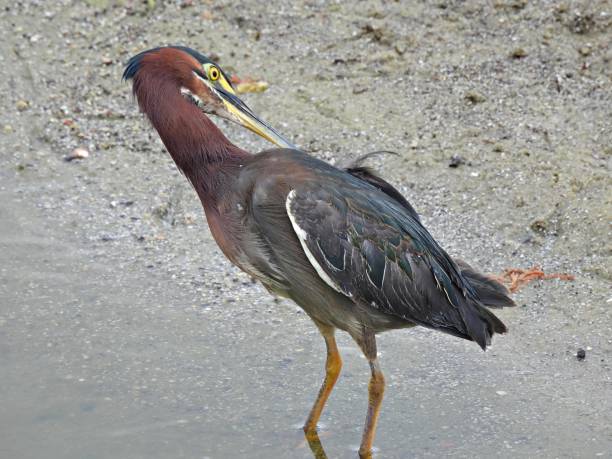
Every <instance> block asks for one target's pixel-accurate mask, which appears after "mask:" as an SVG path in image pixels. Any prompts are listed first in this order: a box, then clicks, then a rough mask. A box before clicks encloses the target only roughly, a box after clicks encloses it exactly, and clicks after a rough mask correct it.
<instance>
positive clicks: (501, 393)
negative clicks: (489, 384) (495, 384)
mask: <svg viewBox="0 0 612 459" xmlns="http://www.w3.org/2000/svg"><path fill="white" fill-rule="evenodd" d="M495 393H496V394H497V395H508V392H506V391H505V390H498V391H495Z"/></svg>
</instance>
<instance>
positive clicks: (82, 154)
mask: <svg viewBox="0 0 612 459" xmlns="http://www.w3.org/2000/svg"><path fill="white" fill-rule="evenodd" d="M88 157H89V152H88V151H87V150H86V149H85V148H81V147H78V148H75V149H74V150H72V152H71V153H70V154H69V155H66V156H65V157H64V159H65V160H66V161H73V160H75V159H85V158H88Z"/></svg>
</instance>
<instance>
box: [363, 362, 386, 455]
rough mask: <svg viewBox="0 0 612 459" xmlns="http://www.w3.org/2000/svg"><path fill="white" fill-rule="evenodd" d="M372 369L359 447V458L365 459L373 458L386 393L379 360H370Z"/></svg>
mask: <svg viewBox="0 0 612 459" xmlns="http://www.w3.org/2000/svg"><path fill="white" fill-rule="evenodd" d="M370 368H371V369H372V376H371V377H370V384H369V385H368V414H367V416H366V421H365V426H364V428H363V436H362V437H361V446H360V447H359V457H361V458H364V459H365V458H371V457H372V444H373V443H374V436H375V435H376V424H377V422H378V414H379V413H380V406H381V405H382V400H383V395H384V393H385V377H384V376H383V374H382V371H381V370H380V366H379V365H378V359H377V358H374V359H372V360H370Z"/></svg>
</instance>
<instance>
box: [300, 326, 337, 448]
mask: <svg viewBox="0 0 612 459" xmlns="http://www.w3.org/2000/svg"><path fill="white" fill-rule="evenodd" d="M319 328H320V329H321V332H322V333H323V338H325V344H326V346H327V362H326V364H325V380H323V385H322V386H321V390H319V395H318V396H317V400H316V401H315V402H314V405H313V406H312V410H310V414H309V415H308V419H306V423H305V424H304V432H306V436H307V437H308V434H309V433H316V431H317V422H318V421H319V418H320V417H321V412H322V411H323V407H324V406H325V402H326V401H327V399H328V398H329V394H331V391H332V389H333V388H334V384H336V381H337V380H338V376H340V370H341V369H342V359H341V358H340V353H339V352H338V346H336V338H334V329H333V328H330V329H324V328H323V327H319Z"/></svg>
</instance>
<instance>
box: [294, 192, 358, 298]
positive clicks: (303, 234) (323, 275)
mask: <svg viewBox="0 0 612 459" xmlns="http://www.w3.org/2000/svg"><path fill="white" fill-rule="evenodd" d="M295 194H296V193H295V190H291V191H290V192H289V194H288V195H287V200H286V201H285V207H286V209H287V215H288V216H289V220H290V221H291V225H292V226H293V230H294V231H295V234H296V235H297V237H298V240H299V241H300V244H302V249H303V250H304V253H305V254H306V258H308V261H309V262H310V264H311V265H312V267H313V268H314V269H315V271H316V272H317V274H318V275H319V277H320V278H321V279H322V280H323V282H325V283H326V284H327V285H329V286H330V287H331V288H333V289H334V290H335V291H337V292H338V293H342V294H343V295H346V296H349V297H350V295H347V294H346V292H344V291H342V289H341V288H340V286H339V285H337V284H336V283H335V282H334V281H333V280H332V279H331V278H330V277H329V276H328V275H327V273H326V272H325V270H323V268H322V267H321V265H320V264H319V263H318V262H317V259H316V258H315V256H314V255H313V254H312V252H311V251H310V250H309V249H308V245H307V244H306V240H307V239H308V234H307V233H306V231H304V230H303V229H302V228H300V225H298V223H297V221H296V220H295V215H294V214H293V213H292V212H291V202H292V201H293V199H295Z"/></svg>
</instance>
